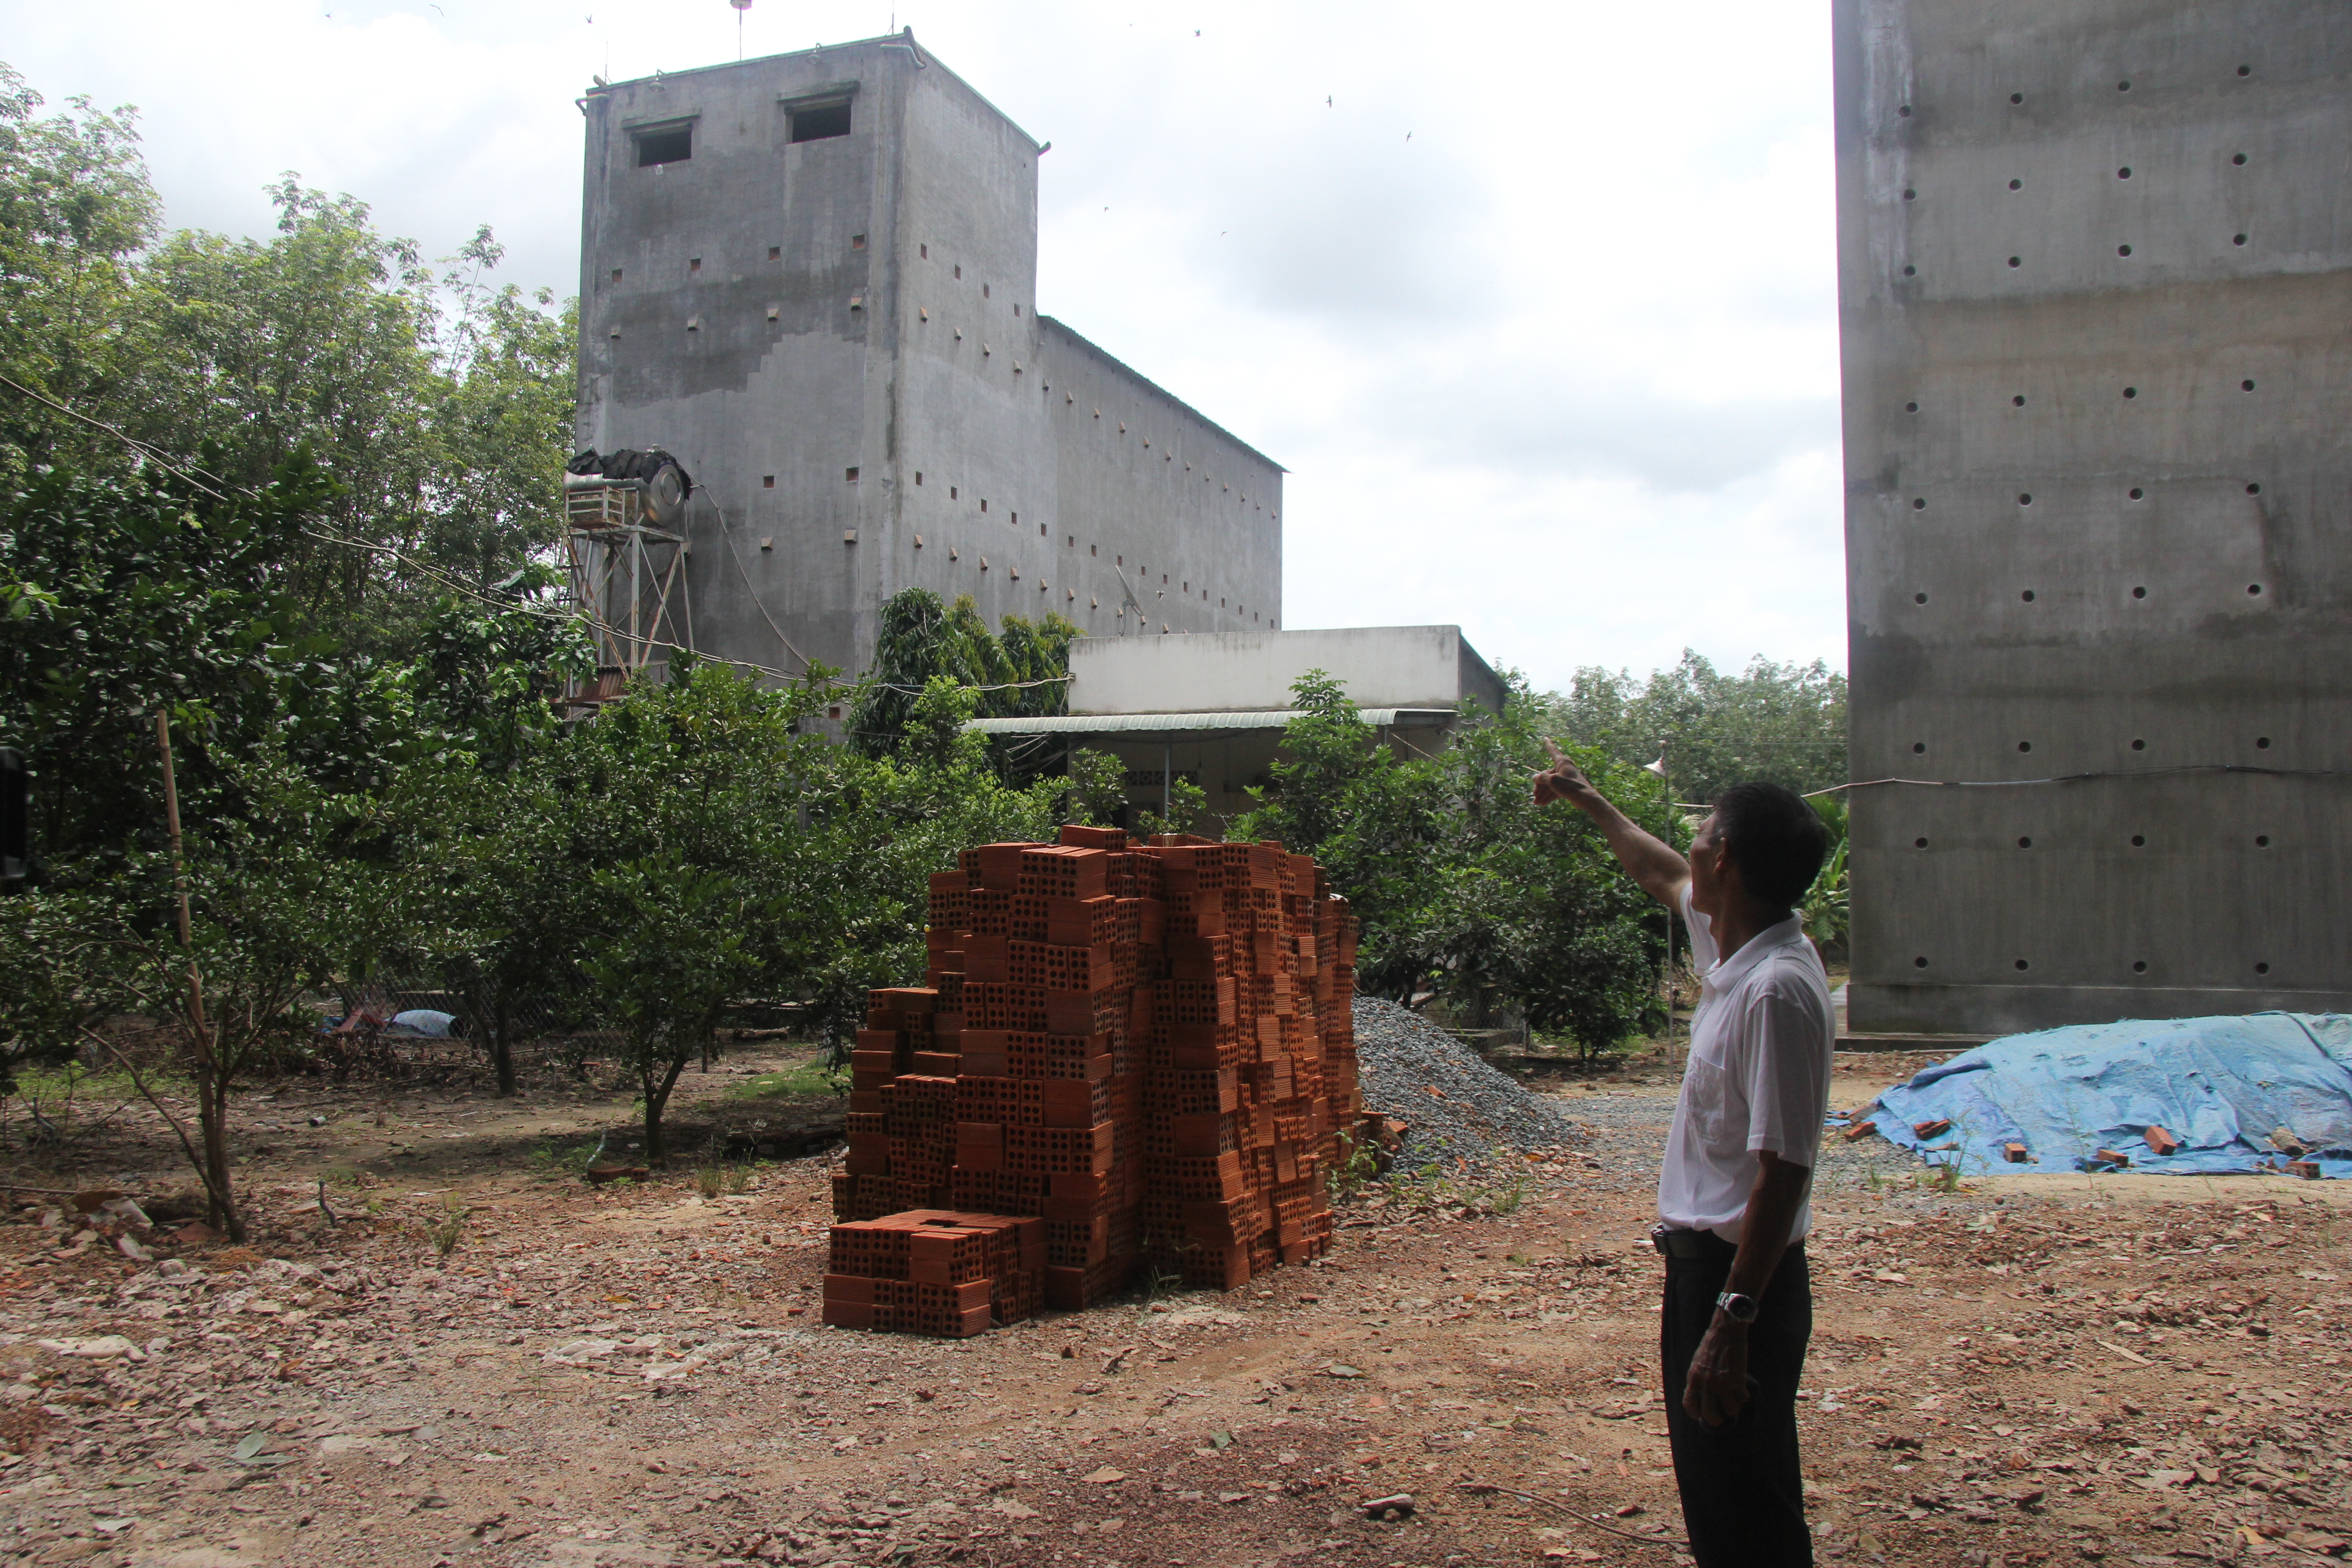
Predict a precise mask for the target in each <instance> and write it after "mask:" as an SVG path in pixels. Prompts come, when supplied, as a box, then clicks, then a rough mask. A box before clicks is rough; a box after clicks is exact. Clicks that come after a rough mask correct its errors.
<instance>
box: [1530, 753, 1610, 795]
mask: <svg viewBox="0 0 2352 1568" xmlns="http://www.w3.org/2000/svg"><path fill="white" fill-rule="evenodd" d="M1543 744H1544V751H1545V752H1547V753H1549V756H1550V757H1551V766H1550V767H1549V768H1547V769H1545V770H1544V771H1543V772H1542V773H1538V774H1537V775H1536V777H1535V800H1536V804H1537V805H1550V804H1551V803H1552V802H1553V801H1556V800H1564V801H1566V802H1568V803H1569V804H1570V805H1574V806H1579V807H1588V808H1589V807H1590V806H1591V805H1593V804H1594V803H1596V802H1598V801H1599V800H1600V799H1601V792H1600V791H1599V790H1597V789H1594V788H1593V787H1592V781H1591V779H1588V778H1586V777H1585V776H1584V771H1583V770H1582V769H1581V768H1579V767H1578V766H1577V765H1576V764H1575V763H1571V762H1570V761H1569V760H1568V756H1567V754H1566V753H1565V752H1562V751H1561V750H1560V749H1559V746H1558V745H1557V744H1555V743H1554V742H1552V740H1551V738H1550V737H1549V736H1546V737H1545V738H1544V743H1543Z"/></svg>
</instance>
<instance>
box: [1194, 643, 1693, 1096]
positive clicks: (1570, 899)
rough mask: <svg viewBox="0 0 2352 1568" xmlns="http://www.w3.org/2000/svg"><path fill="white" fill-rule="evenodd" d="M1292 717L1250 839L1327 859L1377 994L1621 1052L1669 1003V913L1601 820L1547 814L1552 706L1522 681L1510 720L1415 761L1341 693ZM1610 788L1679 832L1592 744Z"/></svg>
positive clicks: (1325, 688) (1467, 733) (1309, 688)
mask: <svg viewBox="0 0 2352 1568" xmlns="http://www.w3.org/2000/svg"><path fill="white" fill-rule="evenodd" d="M1292 692H1293V704H1294V706H1295V707H1296V708H1297V710H1298V716H1297V718H1295V719H1293V720H1292V721H1291V723H1290V726H1289V729H1288V731H1286V734H1285V737H1284V741H1283V749H1282V753H1281V755H1280V756H1279V757H1277V759H1276V763H1275V766H1274V770H1273V774H1274V784H1273V785H1272V787H1271V788H1270V789H1268V790H1266V791H1265V792H1263V793H1262V795H1261V796H1260V798H1261V800H1262V801H1263V804H1262V805H1260V806H1259V808H1258V809H1257V810H1255V811H1254V812H1252V813H1251V814H1249V815H1247V816H1244V817H1242V818H1240V819H1238V820H1237V821H1236V822H1235V824H1234V836H1235V837H1244V838H1260V837H1274V838H1278V839H1280V840H1281V841H1282V842H1283V843H1285V844H1286V846H1288V847H1291V848H1293V849H1297V850H1302V851H1305V852H1307V853H1309V854H1312V855H1314V856H1315V857H1316V858H1317V859H1318V861H1320V862H1321V863H1322V864H1323V866H1324V868H1325V870H1326V872H1327V874H1328V876H1329V877H1330V879H1331V883H1332V886H1333V887H1334V889H1336V890H1338V891H1339V892H1340V893H1342V894H1344V895H1345V896H1346V897H1347V898H1348V900H1349V904H1350V906H1351V908H1352V909H1353V910H1354V911H1355V913H1356V914H1357V916H1358V918H1359V919H1360V920H1361V921H1362V922H1363V936H1362V941H1361V944H1360V947H1359V950H1358V959H1357V970H1358V974H1359V976H1360V983H1361V984H1362V985H1363V986H1364V988H1365V990H1367V991H1368V992H1370V993H1372V994H1386V995H1391V996H1393V997H1395V998H1396V999H1397V1000H1399V1001H1401V1002H1405V1003H1408V1004H1410V1002H1411V1001H1412V998H1413V996H1414V995H1415V994H1418V993H1419V992H1420V991H1421V990H1422V988H1423V987H1424V986H1433V987H1434V988H1436V989H1437V990H1438V991H1439V992H1440V993H1441V994H1444V995H1445V996H1446V998H1447V999H1448V1002H1449V1004H1450V1005H1454V1007H1456V1008H1457V1009H1458V1010H1459V1011H1460V1012H1461V1013H1462V1015H1463V1016H1467V1017H1470V1018H1472V1019H1477V1020H1483V1019H1484V1018H1485V1017H1486V1016H1487V1015H1488V1013H1489V1011H1490V1010H1491V1009H1493V1008H1495V1007H1496V1006H1504V1007H1508V1008H1512V1009H1516V1010H1517V1011H1518V1012H1519V1013H1521V1014H1522V1015H1523V1016H1525V1017H1526V1018H1527V1019H1528V1022H1529V1023H1530V1024H1531V1025H1533V1026H1536V1027H1538V1028H1541V1029H1547V1030H1559V1031H1564V1032H1567V1033H1569V1034H1570V1035H1572V1036H1573V1037H1575V1038H1576V1039H1577V1040H1578V1041H1579V1043H1580V1045H1581V1046H1583V1047H1584V1048H1585V1049H1587V1050H1588V1051H1595V1050H1601V1049H1605V1048H1607V1047H1610V1046H1612V1045H1614V1044H1615V1043H1616V1042H1617V1041H1618V1040H1619V1039H1621V1038H1622V1037H1623V1036H1624V1035H1625V1034H1626V1032H1627V1031H1628V1030H1629V1029H1631V1028H1633V1026H1635V1025H1636V1024H1637V1023H1638V1022H1639V1021H1640V1020H1641V1017H1642V1016H1643V1013H1644V1011H1645V1010H1646V1009H1647V1008H1648V1006H1649V1005H1651V1001H1652V998H1653V996H1654V991H1655V985H1656V981H1657V976H1658V973H1659V966H1660V964H1661V963H1662V961H1663V958H1664V939H1665V927H1664V918H1665V917H1664V911H1663V910H1657V909H1656V908H1655V907H1654V905H1651V904H1650V903H1649V902H1648V901H1647V900H1645V899H1643V897H1642V895H1641V894H1640V892H1639V890H1638V889H1634V888H1633V886H1632V884H1631V883H1630V882H1628V881H1626V879H1624V878H1623V877H1622V875H1621V874H1620V873H1619V872H1618V870H1617V868H1616V865H1615V862H1614V860H1613V858H1612V857H1611V856H1610V855H1609V852H1608V848H1607V846H1606V844H1605V843H1604V842H1603V841H1602V840H1601V837H1600V836H1599V834H1598V833H1597V831H1595V830H1594V829H1593V828H1592V826H1591V824H1590V822H1589V821H1588V820H1586V819H1585V818H1583V817H1582V816H1575V815H1572V814H1569V813H1563V812H1539V811H1537V810H1536V809H1535V808H1534V807H1533V805H1532V804H1531V802H1530V800H1529V797H1528V780H1529V779H1530V778H1531V777H1532V776H1533V775H1534V774H1535V773H1538V771H1540V770H1541V769H1542V768H1543V767H1544V766H1545V765H1546V763H1545V759H1544V755H1543V749H1542V733H1543V731H1542V729H1541V721H1542V720H1543V718H1544V717H1545V716H1546V715H1545V710H1544V709H1543V707H1542V705H1540V704H1539V703H1538V702H1536V701H1535V700H1533V699H1532V698H1531V697H1530V695H1529V693H1528V690H1527V688H1526V684H1525V682H1524V681H1523V680H1522V679H1518V678H1517V677H1516V676H1515V677H1513V678H1512V679H1511V689H1510V693H1509V697H1508V699H1507V701H1506V703H1505V705H1504V709H1503V711H1502V712H1501V713H1499V714H1483V713H1479V712H1477V711H1475V710H1472V711H1471V712H1469V713H1467V714H1465V721H1464V723H1463V724H1462V725H1461V727H1460V728H1459V729H1458V730H1457V731H1455V734H1454V737H1453V741H1452V743H1451V744H1450V745H1449V746H1448V747H1447V748H1446V749H1445V750H1444V751H1442V752H1437V753H1435V754H1434V755H1432V756H1425V757H1410V758H1402V759H1401V758H1399V757H1398V756H1397V755H1396V753H1395V752H1392V751H1391V750H1390V749H1388V748H1386V747H1382V746H1380V745H1378V744H1377V743H1376V742H1375V741H1374V740H1373V738H1372V735H1371V732H1370V730H1369V729H1368V728H1367V727H1366V726H1365V725H1364V723H1363V721H1362V720H1361V718H1360V716H1359V714H1358V711H1357V710H1356V707H1355V704H1354V703H1352V702H1350V701H1349V700H1348V698H1347V696H1346V694H1345V693H1344V692H1343V691H1342V690H1341V689H1340V688H1339V684H1338V682H1336V681H1334V680H1332V679H1330V678H1329V677H1328V676H1327V675H1325V674H1323V673H1322V672H1321V671H1313V672H1310V673H1309V674H1307V676H1306V677H1304V678H1302V679H1300V680H1299V681H1298V683H1297V685H1296V686H1294V687H1293V688H1292ZM1578 756H1579V760H1580V763H1583V764H1584V765H1585V766H1586V767H1587V769H1588V771H1589V772H1590V773H1591V776H1592V777H1593V779H1594V781H1595V782H1596V783H1597V784H1600V785H1601V788H1602V789H1603V790H1604V791H1606V792H1607V793H1609V794H1610V795H1611V796H1612V798H1613V799H1616V800H1617V801H1618V802H1619V803H1620V804H1621V805H1623V806H1625V808H1626V809H1627V811H1628V812H1629V813H1630V814H1632V815H1633V816H1634V817H1635V818H1636V820H1639V821H1641V822H1643V824H1644V826H1648V827H1649V828H1650V829H1651V831H1653V832H1656V833H1659V834H1660V835H1661V836H1662V837H1663V836H1665V835H1667V834H1668V833H1669V832H1670V831H1671V828H1670V825H1669V824H1668V822H1667V820H1666V816H1667V814H1666V812H1665V810H1664V806H1663V805H1662V804H1661V803H1660V802H1659V799H1658V796H1657V795H1656V792H1655V791H1654V789H1645V788H1644V787H1643V784H1645V783H1646V782H1647V780H1648V775H1647V774H1644V773H1640V772H1639V771H1638V770H1636V769H1632V768H1629V767H1627V766H1626V765H1625V764H1623V763H1617V762H1614V761H1613V760H1612V759H1610V758H1607V757H1605V756H1602V755H1601V754H1599V753H1598V752H1593V751H1591V750H1590V749H1587V750H1585V751H1582V752H1579V753H1578Z"/></svg>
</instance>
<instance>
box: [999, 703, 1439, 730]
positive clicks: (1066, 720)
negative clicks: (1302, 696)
mask: <svg viewBox="0 0 2352 1568" xmlns="http://www.w3.org/2000/svg"><path fill="white" fill-rule="evenodd" d="M1357 714H1358V716H1359V717H1360V718H1361V719H1362V720H1363V721H1364V722H1365V723H1366V724H1369V725H1371V726H1373V727H1375V728H1378V729H1394V728H1400V727H1402V728H1408V729H1425V728H1431V727H1433V726H1436V725H1440V724H1444V723H1449V722H1451V721H1453V719H1454V710H1453V709H1451V708H1360V709H1358V710H1357ZM1297 717H1298V714H1297V712H1296V711H1295V710H1290V709H1284V708H1276V709H1273V710H1267V711H1263V712H1255V713H1073V714H1065V715H1063V716H1061V717H1059V718H1048V719H974V720H971V721H970V722H968V723H966V724H965V725H964V728H965V729H967V730H977V731H980V732H981V733H982V734H983V735H1123V734H1150V735H1157V734H1164V733H1168V732H1170V731H1181V730H1280V729H1285V728H1286V727H1288V725H1289V723H1290V721H1292V720H1293V719H1296V718H1297Z"/></svg>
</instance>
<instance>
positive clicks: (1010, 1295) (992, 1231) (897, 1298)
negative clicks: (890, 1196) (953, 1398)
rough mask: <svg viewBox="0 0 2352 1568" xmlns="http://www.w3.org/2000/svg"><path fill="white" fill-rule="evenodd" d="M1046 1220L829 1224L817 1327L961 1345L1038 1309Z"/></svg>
mask: <svg viewBox="0 0 2352 1568" xmlns="http://www.w3.org/2000/svg"><path fill="white" fill-rule="evenodd" d="M1044 1288H1045V1221H1043V1220H1039V1219H1015V1218H1013V1217H1011V1216H1009V1215H974V1214H947V1213H942V1212H940V1210H937V1209H910V1210H908V1212H906V1213H905V1214H896V1215H890V1216H888V1217H887V1218H885V1219H875V1220H857V1221H853V1222H851V1223H850V1224H847V1225H837V1226H834V1227H833V1253H832V1256H831V1258H828V1259H827V1262H826V1268H825V1275H824V1321H826V1322H828V1323H833V1324H836V1325H838V1326H840V1327H842V1328H845V1329H892V1330H896V1331H898V1332H900V1333H907V1334H932V1335H936V1336H938V1337H940V1338H942V1339H964V1338H968V1337H969V1336H971V1335H972V1334H977V1333H982V1332H984V1331H986V1330H987V1329H988V1328H989V1326H990V1325H991V1324H992V1323H1014V1322H1019V1321H1021V1320H1022V1319H1024V1318H1025V1317H1028V1316H1029V1315H1030V1314H1031V1313H1033V1312H1034V1311H1035V1310H1037V1307H1038V1303H1039V1300H1040V1296H1041V1293H1042V1292H1043V1290H1044Z"/></svg>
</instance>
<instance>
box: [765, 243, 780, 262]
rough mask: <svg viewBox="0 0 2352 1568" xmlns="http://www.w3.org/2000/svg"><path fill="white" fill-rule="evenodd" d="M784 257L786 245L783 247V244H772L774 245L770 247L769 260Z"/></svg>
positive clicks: (777, 259)
mask: <svg viewBox="0 0 2352 1568" xmlns="http://www.w3.org/2000/svg"><path fill="white" fill-rule="evenodd" d="M783 258H784V247H782V246H781V245H772V246H770V247H768V259H769V260H771V261H782V259H783Z"/></svg>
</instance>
